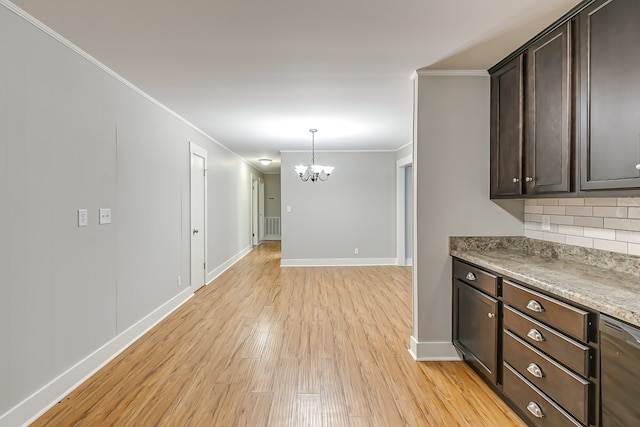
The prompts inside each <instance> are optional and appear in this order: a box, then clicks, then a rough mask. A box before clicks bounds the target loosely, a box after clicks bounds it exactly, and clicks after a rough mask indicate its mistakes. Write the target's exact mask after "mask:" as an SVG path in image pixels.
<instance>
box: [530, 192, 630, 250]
mask: <svg viewBox="0 0 640 427" xmlns="http://www.w3.org/2000/svg"><path fill="white" fill-rule="evenodd" d="M545 217H546V218H545ZM545 220H548V222H549V224H550V227H549V228H550V229H549V230H543V229H542V224H543V222H546V221H545ZM524 221H525V222H524V234H525V236H527V237H529V238H532V239H539V240H546V241H548V242H555V243H565V244H567V245H574V246H582V247H585V248H593V249H602V250H606V251H611V252H619V253H625V254H630V255H638V256H640V197H621V198H584V199H528V200H525V206H524Z"/></svg>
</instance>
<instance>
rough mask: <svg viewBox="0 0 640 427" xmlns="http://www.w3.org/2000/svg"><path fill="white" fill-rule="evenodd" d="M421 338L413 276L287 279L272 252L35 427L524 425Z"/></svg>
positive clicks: (261, 254)
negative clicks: (416, 332) (423, 351)
mask: <svg viewBox="0 0 640 427" xmlns="http://www.w3.org/2000/svg"><path fill="white" fill-rule="evenodd" d="M444 303H447V304H449V302H443V304H444ZM410 335H411V269H410V268H407V267H395V266H384V267H330V268H329V267H324V268H322V267H313V268H311V267H309V268H280V242H265V243H263V244H262V245H260V246H259V247H257V248H256V249H254V250H253V251H252V252H251V253H250V254H249V255H247V256H246V257H244V258H243V259H242V260H240V261H239V262H238V263H236V264H235V265H234V266H233V267H231V268H230V269H229V270H228V271H226V272H225V273H224V274H222V275H221V276H220V277H219V278H217V279H216V280H215V281H214V282H212V283H211V284H210V285H209V286H207V287H204V288H202V289H201V290H200V291H198V292H197V293H196V294H195V295H194V296H193V297H192V298H191V299H190V300H188V301H187V302H186V303H185V304H184V305H182V306H181V307H180V308H178V309H177V310H176V311H174V312H173V313H172V314H171V315H170V316H168V317H167V318H166V319H165V320H163V321H162V322H161V323H160V324H159V325H157V326H156V327H154V328H153V329H152V330H151V331H149V332H148V333H147V334H146V335H144V336H143V337H142V338H140V339H139V340H138V341H137V342H135V343H134V344H133V345H132V346H131V347H129V348H128V349H127V350H125V351H124V352H123V353H122V354H121V355H120V356H118V357H117V358H115V359H114V360H113V361H112V362H111V363H109V364H108V365H107V366H105V367H104V368H103V369H102V370H100V371H99V372H98V373H97V374H96V375H94V376H93V377H91V378H90V379H89V380H88V381H86V382H85V383H84V384H83V385H81V386H80V387H79V388H78V389H76V390H75V391H73V392H72V393H71V394H70V395H69V396H67V397H66V398H64V399H63V400H62V402H61V403H59V404H58V405H56V406H55V407H53V408H52V409H51V410H50V411H49V412H47V413H46V414H45V415H43V416H42V417H41V418H40V419H39V420H37V422H35V423H34V424H33V425H35V426H45V425H54V426H71V425H74V426H106V425H119V426H125V425H126V426H131V425H138V426H158V425H164V426H187V425H190V426H327V427H329V426H331V427H333V426H384V427H390V426H404V425H407V426H454V425H465V426H466V425H468V426H510V425H518V426H521V425H524V424H523V423H522V422H521V421H520V420H519V419H518V418H517V417H516V416H515V414H514V413H513V412H512V411H511V410H510V409H509V408H508V407H507V406H506V405H505V404H504V403H503V402H502V401H501V399H499V398H498V397H497V396H496V395H495V394H494V393H493V392H492V391H491V390H490V389H489V388H488V386H486V385H485V384H484V383H483V382H482V381H481V380H480V379H479V378H478V377H477V375H476V374H475V373H473V372H472V371H471V370H470V368H468V367H467V366H466V365H465V364H464V363H457V362H428V363H427V362H425V363H418V362H415V361H414V360H413V359H412V358H411V356H410V355H409V352H408V350H407V347H408V341H409V337H410Z"/></svg>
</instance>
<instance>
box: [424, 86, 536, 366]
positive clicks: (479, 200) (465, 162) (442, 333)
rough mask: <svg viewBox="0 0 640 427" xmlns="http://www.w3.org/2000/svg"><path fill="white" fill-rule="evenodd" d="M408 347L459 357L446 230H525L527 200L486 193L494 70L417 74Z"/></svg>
mask: <svg viewBox="0 0 640 427" xmlns="http://www.w3.org/2000/svg"><path fill="white" fill-rule="evenodd" d="M414 108H415V110H414V114H415V119H414V123H415V129H414V157H413V159H414V163H413V172H414V191H415V198H414V200H415V208H414V209H415V210H414V215H415V235H416V241H415V246H414V255H413V281H414V313H413V314H414V319H413V336H412V338H411V351H412V352H413V354H414V356H416V357H417V358H419V359H425V360H429V359H430V360H434V359H452V358H453V359H455V358H457V353H456V352H455V351H454V348H453V345H452V344H451V258H450V257H449V250H448V245H449V241H448V239H449V236H480V235H518V236H520V235H523V233H524V226H523V216H524V213H523V209H524V208H523V202H522V201H521V200H513V201H505V202H500V203H501V206H500V205H498V204H496V203H494V202H492V201H491V200H489V77H488V76H487V75H484V74H482V75H464V74H463V75H459V76H447V75H429V74H423V75H421V74H419V75H418V77H417V78H416V80H415V105H414Z"/></svg>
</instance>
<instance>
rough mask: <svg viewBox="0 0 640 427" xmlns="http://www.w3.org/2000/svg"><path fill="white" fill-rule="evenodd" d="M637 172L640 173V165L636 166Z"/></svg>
mask: <svg viewBox="0 0 640 427" xmlns="http://www.w3.org/2000/svg"><path fill="white" fill-rule="evenodd" d="M636 170H639V171H640V163H638V164H637V165H636Z"/></svg>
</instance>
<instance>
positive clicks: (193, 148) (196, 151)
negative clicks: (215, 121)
mask: <svg viewBox="0 0 640 427" xmlns="http://www.w3.org/2000/svg"><path fill="white" fill-rule="evenodd" d="M193 155H196V156H198V157H202V159H203V160H204V166H203V167H204V175H203V178H202V179H203V180H204V230H203V235H204V265H205V268H204V284H203V286H206V285H208V283H207V269H206V265H207V260H208V259H209V258H208V253H207V252H208V251H207V230H208V224H207V212H208V206H207V205H208V203H207V201H208V199H209V198H208V191H207V150H206V149H204V148H202V147H200V146H199V145H197V144H194V143H193V142H189V234H188V235H189V279H190V280H189V286H193V278H192V277H191V274H192V271H191V268H192V265H193V259H192V255H193V251H192V242H191V236H192V234H191V230H193V224H192V223H191V220H192V219H191V212H192V210H193V200H192V195H191V194H192V193H191V188H192V181H191V180H192V175H191V156H193ZM198 289H199V288H198ZM196 290H197V289H194V292H195V291H196Z"/></svg>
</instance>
